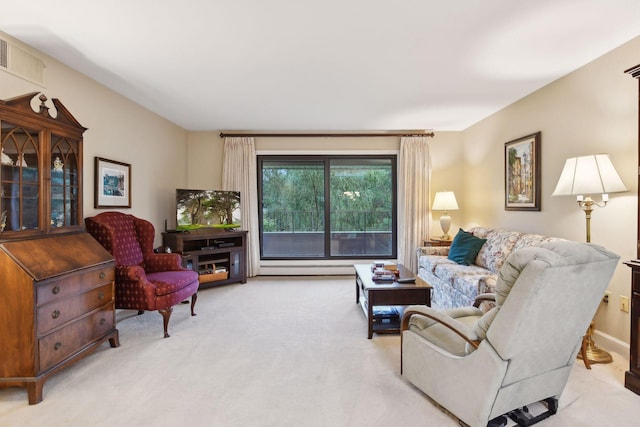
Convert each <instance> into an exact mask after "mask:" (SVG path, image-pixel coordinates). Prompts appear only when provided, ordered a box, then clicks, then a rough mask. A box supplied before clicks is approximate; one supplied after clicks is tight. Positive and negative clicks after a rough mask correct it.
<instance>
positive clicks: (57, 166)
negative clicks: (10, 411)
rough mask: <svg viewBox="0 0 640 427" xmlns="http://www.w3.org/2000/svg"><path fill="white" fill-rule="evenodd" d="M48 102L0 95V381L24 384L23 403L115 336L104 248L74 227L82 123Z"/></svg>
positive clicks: (78, 210)
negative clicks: (64, 370)
mask: <svg viewBox="0 0 640 427" xmlns="http://www.w3.org/2000/svg"><path fill="white" fill-rule="evenodd" d="M36 97H37V98H36ZM51 102H52V103H53V106H54V108H55V111H53V112H52V113H50V112H49V107H47V105H46V103H47V98H46V97H45V96H44V95H40V96H39V97H38V93H37V92H34V93H30V94H27V95H23V96H19V97H16V98H12V99H8V100H4V101H2V100H0V148H1V151H2V152H1V159H0V214H1V217H0V354H1V355H2V356H1V357H0V387H10V386H20V387H26V389H27V393H28V395H29V403H30V404H35V403H38V402H40V401H41V400H42V388H43V385H44V382H45V381H46V380H47V378H49V377H50V376H51V375H53V374H54V373H56V372H57V371H59V370H60V369H62V368H64V367H66V366H68V365H70V364H71V363H73V362H75V361H77V360H79V359H80V358H82V357H84V356H86V355H88V354H90V353H91V352H92V351H93V350H95V349H96V348H97V347H98V346H100V345H101V344H102V343H103V342H104V341H105V340H109V342H110V344H111V346H112V347H116V346H118V345H119V342H118V330H117V329H116V322H115V305H114V275H115V273H114V269H115V267H114V261H113V257H112V256H111V255H110V254H109V253H108V252H107V251H106V250H105V249H104V248H103V247H102V246H100V244H98V242H97V241H95V240H94V239H93V237H91V236H90V235H89V234H87V233H85V232H84V230H83V222H82V221H83V216H82V135H83V133H84V131H85V130H86V128H84V127H82V126H81V125H80V123H78V121H77V120H76V119H75V118H74V117H73V116H72V115H71V113H69V111H68V110H67V109H66V107H65V106H64V105H62V103H61V102H60V101H59V100H57V99H52V101H51ZM32 105H35V106H36V107H37V110H34V109H33V108H32Z"/></svg>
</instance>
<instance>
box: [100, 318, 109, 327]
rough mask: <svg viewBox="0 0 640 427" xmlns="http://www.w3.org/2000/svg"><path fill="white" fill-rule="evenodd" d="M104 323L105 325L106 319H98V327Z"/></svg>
mask: <svg viewBox="0 0 640 427" xmlns="http://www.w3.org/2000/svg"><path fill="white" fill-rule="evenodd" d="M105 323H107V319H105V318H104V317H103V318H102V319H100V326H102V325H104V324H105Z"/></svg>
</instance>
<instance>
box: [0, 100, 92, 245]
mask: <svg viewBox="0 0 640 427" xmlns="http://www.w3.org/2000/svg"><path fill="white" fill-rule="evenodd" d="M37 95H38V93H37V92H34V93H30V94H27V95H24V96H19V97H16V98H12V99H9V100H5V101H2V100H0V123H1V125H2V127H1V131H0V147H1V149H2V159H1V162H0V169H1V174H0V177H1V180H0V214H2V221H0V240H6V239H24V238H27V237H37V236H42V235H45V234H61V233H69V232H73V231H82V135H83V133H84V131H85V130H86V128H84V127H83V126H82V125H80V123H78V121H77V120H76V119H75V118H74V117H73V116H72V115H71V113H69V111H68V110H67V109H66V108H65V106H64V105H63V104H62V103H61V102H60V101H59V100H58V99H55V98H54V99H53V100H52V102H53V105H54V106H55V109H56V112H55V113H54V114H53V115H51V114H50V112H49V107H47V105H46V102H47V98H46V96H44V95H41V96H40V97H39V101H40V105H39V110H38V111H34V110H33V109H32V108H31V101H32V99H34V98H35V97H36V96H37Z"/></svg>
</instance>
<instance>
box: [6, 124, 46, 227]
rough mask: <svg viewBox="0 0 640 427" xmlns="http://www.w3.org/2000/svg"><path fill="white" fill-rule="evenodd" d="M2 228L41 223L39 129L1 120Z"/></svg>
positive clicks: (36, 225)
mask: <svg viewBox="0 0 640 427" xmlns="http://www.w3.org/2000/svg"><path fill="white" fill-rule="evenodd" d="M1 128H2V132H1V136H0V146H1V148H2V153H1V156H2V159H1V165H0V168H1V182H0V214H1V217H0V232H7V231H23V230H36V229H38V228H39V227H40V217H39V215H40V197H41V195H40V191H41V189H40V176H39V174H40V170H39V168H38V166H39V164H40V161H39V160H40V152H39V147H40V145H39V135H40V134H39V132H38V131H36V130H33V129H28V128H26V127H23V126H18V125H14V124H11V123H8V122H2V123H1Z"/></svg>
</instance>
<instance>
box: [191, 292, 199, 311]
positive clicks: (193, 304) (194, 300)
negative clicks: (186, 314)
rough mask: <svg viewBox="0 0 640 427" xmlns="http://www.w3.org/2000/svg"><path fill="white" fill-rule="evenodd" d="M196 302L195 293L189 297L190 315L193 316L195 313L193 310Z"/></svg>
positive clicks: (196, 294)
mask: <svg viewBox="0 0 640 427" xmlns="http://www.w3.org/2000/svg"><path fill="white" fill-rule="evenodd" d="M197 300H198V293H197V292H196V293H195V294H193V295H192V296H191V315H192V316H195V315H196V312H195V311H194V310H193V309H194V308H195V306H196V301H197Z"/></svg>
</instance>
